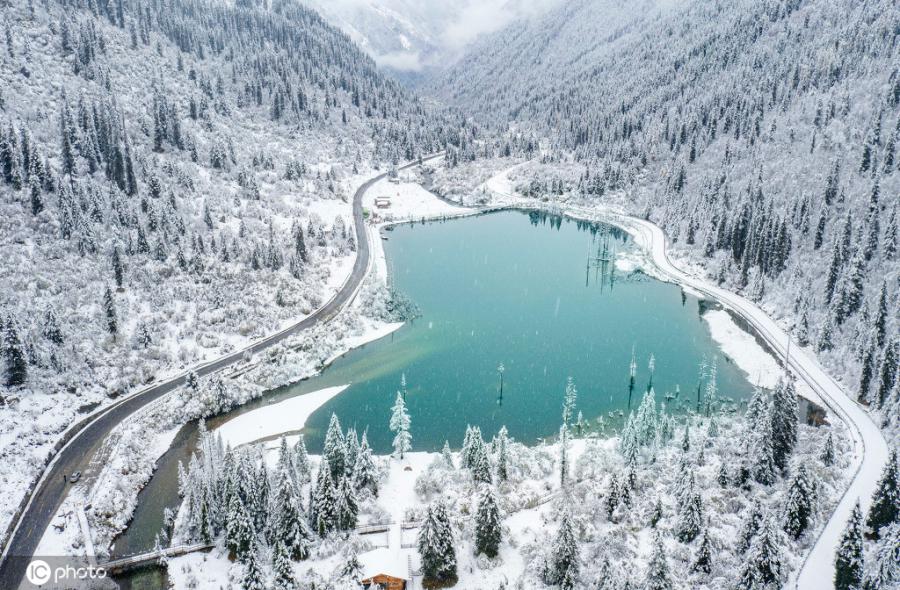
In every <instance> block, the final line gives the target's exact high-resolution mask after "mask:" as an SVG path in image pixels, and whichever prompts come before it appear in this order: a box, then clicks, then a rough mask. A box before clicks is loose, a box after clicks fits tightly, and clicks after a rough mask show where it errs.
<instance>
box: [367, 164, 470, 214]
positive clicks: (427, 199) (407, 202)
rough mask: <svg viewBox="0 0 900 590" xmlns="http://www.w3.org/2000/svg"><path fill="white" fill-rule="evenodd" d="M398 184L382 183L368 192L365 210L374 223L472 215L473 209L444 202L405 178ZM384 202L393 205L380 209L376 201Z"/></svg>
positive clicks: (375, 185) (383, 181)
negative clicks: (383, 199) (382, 199)
mask: <svg viewBox="0 0 900 590" xmlns="http://www.w3.org/2000/svg"><path fill="white" fill-rule="evenodd" d="M401 174H402V173H401ZM398 180H400V182H394V181H392V180H390V179H384V180H381V181H379V182H377V183H375V184H374V185H373V186H372V188H371V189H370V190H369V191H366V195H365V196H364V197H363V207H365V208H366V209H367V210H368V211H369V218H370V219H371V220H372V221H373V222H376V223H379V222H391V221H406V220H413V221H417V220H419V219H423V218H430V219H434V218H441V217H455V216H458V215H464V214H467V213H471V210H470V209H466V208H464V207H458V206H455V205H451V204H449V203H447V202H445V201H442V200H440V199H439V198H437V197H436V196H435V195H434V194H432V193H430V192H428V191H427V190H425V189H424V188H422V186H421V185H419V184H418V183H416V182H408V181H406V180H405V179H404V177H401V178H398ZM381 198H387V199H389V200H390V205H389V206H388V207H386V208H380V207H378V206H376V204H375V200H376V199H381Z"/></svg>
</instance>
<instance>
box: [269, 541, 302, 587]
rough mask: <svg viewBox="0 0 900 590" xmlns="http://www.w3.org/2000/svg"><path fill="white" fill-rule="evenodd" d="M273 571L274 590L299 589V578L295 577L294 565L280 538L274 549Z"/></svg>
mask: <svg viewBox="0 0 900 590" xmlns="http://www.w3.org/2000/svg"><path fill="white" fill-rule="evenodd" d="M272 572H273V574H274V579H273V581H272V587H273V589H274V590H297V580H296V578H295V577H294V567H293V566H292V565H291V560H290V557H289V555H288V551H287V549H286V548H285V546H284V543H282V542H281V541H280V540H279V541H276V542H275V546H274V547H273V549H272Z"/></svg>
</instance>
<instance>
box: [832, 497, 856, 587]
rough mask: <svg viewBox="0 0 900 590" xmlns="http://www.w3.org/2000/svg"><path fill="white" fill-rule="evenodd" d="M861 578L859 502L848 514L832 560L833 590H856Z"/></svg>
mask: <svg viewBox="0 0 900 590" xmlns="http://www.w3.org/2000/svg"><path fill="white" fill-rule="evenodd" d="M862 576H863V538H862V512H861V511H860V509H859V502H857V503H856V506H854V508H853V512H852V513H851V514H850V520H848V521H847V528H845V529H844V534H843V535H842V536H841V542H840V545H838V550H837V554H836V555H835V559H834V588H835V590H858V589H859V588H860V586H861V584H862Z"/></svg>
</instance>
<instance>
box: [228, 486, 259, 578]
mask: <svg viewBox="0 0 900 590" xmlns="http://www.w3.org/2000/svg"><path fill="white" fill-rule="evenodd" d="M255 538H256V533H255V532H254V530H253V522H252V520H251V519H250V514H249V513H248V512H247V508H246V507H245V506H244V502H243V501H242V500H241V499H240V497H239V496H238V495H237V494H234V495H232V496H231V501H230V502H229V504H228V511H227V512H226V514H225V545H226V546H227V547H228V550H229V551H230V552H231V554H232V555H233V556H234V557H235V558H236V559H238V560H240V561H244V560H245V559H247V558H248V555H249V554H250V552H251V551H253V550H254V549H255V545H254V543H255Z"/></svg>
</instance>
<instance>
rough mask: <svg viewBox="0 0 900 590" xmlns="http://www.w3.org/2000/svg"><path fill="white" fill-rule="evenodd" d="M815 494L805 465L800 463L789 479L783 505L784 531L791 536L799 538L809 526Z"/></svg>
mask: <svg viewBox="0 0 900 590" xmlns="http://www.w3.org/2000/svg"><path fill="white" fill-rule="evenodd" d="M815 496H816V491H815V487H814V486H813V484H812V482H810V480H809V475H808V474H807V472H806V466H805V465H803V464H801V465H800V466H799V467H797V472H796V474H794V478H793V479H792V480H791V485H790V487H789V488H788V495H787V501H786V503H785V506H784V531H785V532H786V533H787V534H788V535H790V536H791V538H793V539H798V538H800V535H802V534H803V533H804V531H806V529H807V528H809V525H810V521H811V520H812V511H813V506H814V504H815Z"/></svg>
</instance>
